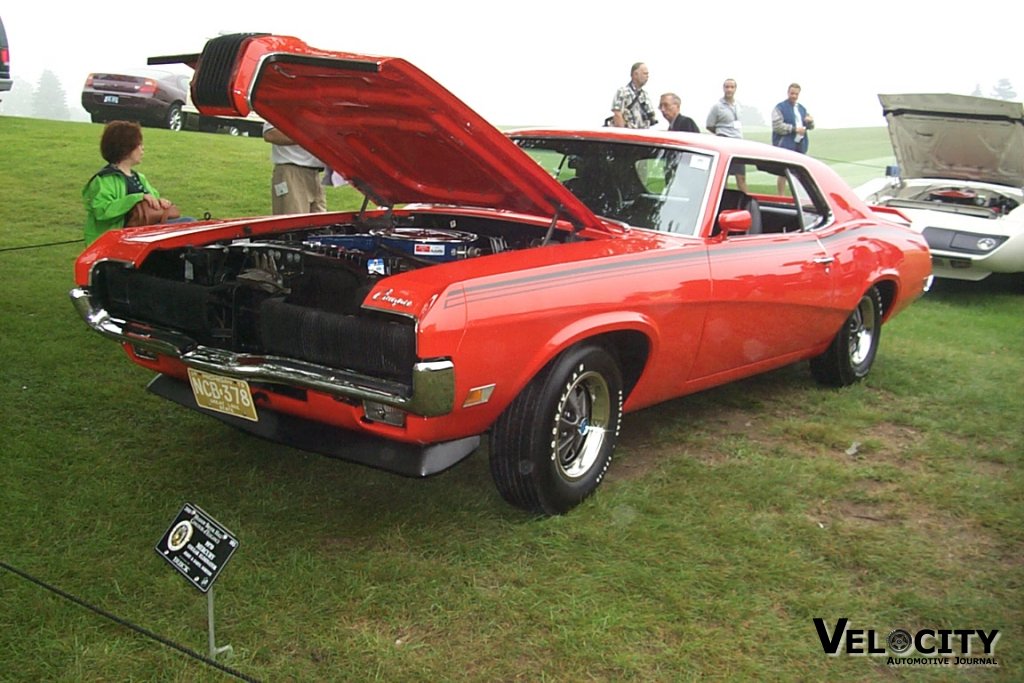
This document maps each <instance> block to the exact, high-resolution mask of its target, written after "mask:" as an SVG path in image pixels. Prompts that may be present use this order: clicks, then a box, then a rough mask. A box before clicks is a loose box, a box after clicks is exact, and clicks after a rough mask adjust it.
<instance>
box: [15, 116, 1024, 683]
mask: <svg viewBox="0 0 1024 683" xmlns="http://www.w3.org/2000/svg"><path fill="white" fill-rule="evenodd" d="M100 131H101V127H100V126H99V125H93V124H71V123H55V122H46V121H37V120H28V119H16V118H3V117H0V145H2V148H3V149H4V154H5V159H6V163H5V164H4V165H3V168H2V170H0V181H2V184H0V186H2V187H3V188H4V195H3V201H2V202H0V273H2V281H3V285H4V295H3V297H2V298H0V356H2V358H3V359H4V363H3V369H2V370H0V407H2V421H0V509H2V510H3V513H4V514H3V524H0V561H2V562H5V563H7V564H9V565H12V566H14V567H17V568H18V569H20V570H22V571H24V572H28V573H29V574H31V575H33V576H35V577H38V578H39V579H41V580H43V581H46V582H49V583H51V584H54V585H56V586H58V587H59V588H61V589H62V590H64V591H67V592H69V593H71V594H73V595H75V596H78V597H80V598H81V599H82V600H85V601H87V602H89V603H92V604H94V605H97V606H99V607H102V608H103V609H105V610H108V611H110V612H112V613H113V614H115V615H117V616H118V617H120V618H122V619H125V620H128V621H130V622H133V623H135V624H138V625H140V626H142V627H145V628H146V629H149V630H151V631H154V632H156V633H158V634H160V635H161V636H164V637H166V638H169V639H171V640H173V641H175V642H177V643H180V644H182V645H184V646H186V647H190V648H193V649H195V650H198V651H200V652H205V651H206V601H205V598H204V597H203V596H202V595H201V594H200V593H198V592H197V591H195V590H194V589H192V588H191V587H190V586H188V585H186V583H185V581H184V580H183V579H182V578H181V577H180V576H179V575H177V574H176V573H175V572H174V571H173V570H172V569H171V568H170V567H169V566H167V565H166V563H165V562H163V560H161V559H160V558H159V557H158V556H157V555H156V553H155V552H154V545H155V544H156V542H157V541H158V539H159V538H160V537H161V535H162V534H163V532H164V531H165V529H166V528H167V526H168V524H169V523H170V521H171V520H172V519H173V518H174V516H175V514H176V513H177V511H178V510H179V509H180V508H181V506H182V504H183V503H184V502H186V501H188V502H192V503H194V504H197V505H199V506H201V507H203V508H204V509H205V510H207V511H208V512H209V513H211V514H212V515H214V516H215V517H217V518H218V519H219V521H220V522H222V523H223V524H224V525H226V526H227V527H228V528H229V529H231V530H232V531H233V532H234V533H235V534H236V535H237V536H238V537H239V538H240V539H241V546H240V548H239V550H238V551H237V552H236V553H235V556H234V558H233V559H232V560H231V563H230V564H229V565H228V566H227V568H226V569H225V570H224V572H223V574H222V575H221V577H220V579H219V581H218V583H217V589H216V590H217V594H216V609H217V612H216V616H217V635H218V638H217V639H218V644H231V645H232V646H233V648H234V654H233V656H232V657H231V658H230V659H229V660H227V663H228V664H230V665H231V666H232V667H234V668H236V669H238V670H240V671H242V672H244V673H245V674H246V675H248V676H252V677H254V678H258V679H261V680H285V681H371V680H379V681H438V680H473V681H530V682H533V681H573V682H575V681H591V680H593V681H624V680H634V681H645V682H646V681H677V680H690V679H697V678H706V679H711V680H778V681H789V680H803V681H824V680H873V679H883V680H904V679H906V680H950V679H954V680H1004V681H1015V680H1022V679H1024V651H1022V647H1021V642H1022V638H1024V628H1022V627H1024V598H1022V591H1021V589H1022V583H1024V571H1022V564H1021V551H1022V549H1024V545H1022V540H1024V477H1022V469H1021V457H1022V453H1024V437H1022V429H1021V414H1022V408H1024V384H1022V381H1021V377H1022V376H1024V347H1022V343H1021V342H1022V340H1024V334H1022V333H1024V294H1022V292H1021V289H1020V285H1019V282H1009V281H1006V280H998V281H992V282H983V283H978V284H971V285H966V284H959V283H949V282H940V283H939V285H938V286H937V287H936V289H935V290H934V291H933V292H932V293H929V294H928V295H926V296H925V297H924V298H923V299H921V300H920V301H918V302H917V303H915V304H914V305H913V306H912V307H911V308H910V309H909V310H908V311H906V312H905V313H903V314H902V315H901V316H900V317H898V318H896V319H895V320H894V321H893V322H892V323H891V324H890V325H888V326H886V327H885V329H884V331H883V334H882V342H881V350H880V352H879V357H878V360H877V362H876V365H875V368H874V370H873V372H872V374H871V376H870V377H869V378H868V380H867V381H865V382H863V383H861V384H859V385H857V386H853V387H849V388H846V389H842V390H826V389H822V388H820V387H818V386H817V385H815V384H814V382H813V381H812V380H811V379H810V376H809V372H808V369H807V367H806V364H799V365H795V366H792V367H788V368H784V369H781V370H778V371H776V372H772V373H770V374H767V375H763V376H761V377H757V378H754V379H750V380H747V381H743V382H739V383H736V384H733V385H730V386H726V387H723V388H720V389H716V390H712V391H707V392H703V393H700V394H697V395H693V396H689V397H685V398H682V399H678V400H674V401H671V402H668V403H664V404H661V405H659V406H656V407H653V408H650V409H648V410H644V411H641V412H639V413H634V414H631V415H628V416H626V418H625V423H624V429H623V435H622V439H621V442H620V448H619V450H618V451H617V456H616V461H615V462H614V463H613V465H612V468H611V470H610V473H609V476H608V479H607V481H606V482H605V483H604V484H603V485H602V487H601V489H600V490H599V492H598V493H597V495H595V496H594V497H593V498H591V499H590V500H588V501H587V502H586V503H584V504H583V505H582V506H580V507H579V508H577V509H576V510H574V511H573V512H572V513H571V514H569V515H567V516H564V517H558V518H549V519H537V518H532V517H529V516H527V515H525V514H523V513H521V512H519V511H518V510H516V509H514V508H512V507H510V506H508V505H506V504H505V503H504V502H503V501H502V500H501V499H500V497H499V496H498V494H497V492H496V491H495V489H494V487H493V484H492V482H491V479H490V474H489V470H488V466H487V457H486V456H487V454H486V450H485V449H484V450H482V451H481V452H480V453H477V454H476V455H474V456H473V457H471V458H470V459H468V460H467V461H466V462H464V463H462V464H460V465H459V466H457V467H456V468H454V469H453V470H451V471H449V472H447V473H445V474H443V475H440V476H437V477H434V478H431V479H427V480H409V479H403V478H400V477H397V476H393V475H389V474H386V473H382V472H378V471H375V470H371V469H368V468H364V467H360V466H357V465H351V464H348V463H345V462H341V461H337V460H331V459H328V458H323V457H319V456H314V455H309V454H306V453H302V452H299V451H295V450H290V449H287V448H284V447H280V446H277V445H274V444H270V443H267V442H264V441H260V440H257V439H255V438H252V437H249V436H246V435H244V434H242V433H240V432H237V431H233V430H231V429H229V428H227V427H225V426H223V425H221V424H220V423H218V422H215V421H213V420H210V419H207V418H204V417H202V416H200V415H197V414H195V413H192V412H190V411H186V410H184V409H182V408H179V407H176V406H174V405H173V404H170V403H168V402H166V401H163V400H161V399H158V398H156V397H154V396H152V395H150V394H148V393H147V392H146V391H145V389H144V386H145V383H146V382H147V381H148V379H149V377H150V375H149V373H147V372H146V371H144V370H142V369H141V368H138V367H136V366H134V365H132V364H131V363H130V362H129V361H128V360H127V359H126V358H125V357H124V355H123V353H122V351H121V350H120V349H119V348H118V347H117V345H116V344H113V343H111V342H110V341H108V340H105V339H102V338H101V337H99V336H98V335H96V334H95V333H93V332H90V331H88V330H87V329H86V327H85V326H84V325H83V324H82V322H81V320H80V319H79V318H78V316H77V314H76V313H75V312H74V311H73V310H72V308H71V305H70V303H69V301H68V297H67V291H68V289H70V288H71V287H72V286H73V284H74V283H73V279H72V271H71V269H72V264H73V262H74V259H75V257H76V255H77V254H78V252H79V251H80V250H81V244H80V242H79V241H78V240H80V238H81V219H82V209H81V205H80V199H79V192H80V189H81V186H82V184H83V183H84V182H85V180H86V179H88V178H89V176H90V175H91V174H92V173H94V172H95V171H96V170H97V169H98V168H99V166H100V165H101V161H100V159H99V155H98V139H99V135H100ZM145 140H146V150H147V151H146V158H145V161H144V163H143V165H142V166H141V169H142V171H143V172H144V173H146V175H147V177H148V178H149V179H150V181H152V182H153V184H154V185H155V186H156V187H157V188H159V190H160V192H161V193H162V194H163V195H165V196H167V197H169V198H171V199H172V200H174V201H175V202H177V203H178V204H179V205H180V206H181V208H182V211H183V213H186V214H188V215H197V216H201V215H203V214H204V213H206V212H209V213H210V214H212V215H213V216H215V217H230V216H234V215H251V214H258V213H266V212H269V209H270V202H269V194H268V190H269V187H268V185H269V176H270V163H269V158H268V157H269V150H268V147H267V145H266V144H265V143H263V142H262V141H260V140H256V139H246V138H233V137H229V136H218V135H208V134H201V133H189V132H186V133H177V134H175V133H170V132H168V131H161V130H152V129H146V130H145ZM812 144H813V147H812V152H813V153H815V154H821V155H822V157H827V158H828V159H829V161H830V163H833V164H835V165H836V166H837V167H839V168H840V169H841V172H843V173H844V175H846V176H847V177H848V178H850V179H851V181H852V182H860V181H862V180H865V179H867V178H869V177H873V176H876V175H879V174H881V173H882V169H883V167H884V165H885V164H886V163H890V161H889V157H888V156H887V151H888V149H889V148H888V141H887V137H886V133H885V130H884V129H862V130H859V131H856V130H854V131H824V130H823V131H816V132H815V133H814V135H813V138H812ZM848 174H849V175H848ZM862 176H863V177H862ZM357 201H358V197H357V196H356V195H355V194H354V193H353V192H352V191H351V190H340V191H339V190H331V191H329V198H328V204H329V206H330V207H331V208H343V207H350V206H355V205H356V203H357ZM38 245H45V246H38ZM815 617H821V618H823V619H825V620H826V621H827V622H829V624H830V628H831V624H834V623H835V622H836V621H837V620H838V619H840V618H842V617H846V618H849V619H850V620H851V624H850V627H851V628H857V629H875V630H877V631H878V632H879V639H880V640H882V641H884V638H885V637H886V635H887V634H888V633H889V632H890V631H891V630H892V629H896V628H904V629H907V630H909V631H911V632H916V631H917V630H919V629H925V628H931V629H965V628H969V629H976V628H977V629H985V630H991V629H999V630H1000V631H1001V637H1000V640H999V641H998V643H997V647H996V653H995V655H996V658H997V660H998V662H999V666H998V667H978V668H973V669H957V670H950V669H949V668H945V669H936V668H933V667H921V668H915V669H908V668H891V667H888V666H887V665H886V659H885V658H884V657H883V658H878V657H855V656H848V655H840V656H836V657H830V656H826V655H825V654H824V653H823V651H822V647H821V644H820V642H819V639H818V636H817V635H816V632H815V627H814V624H813V621H812V620H813V619H814V618H815ZM975 654H978V653H977V651H976V652H975ZM43 680H45V681H82V680H88V681H125V680H147V681H148V680H160V681H181V682H185V681H188V682H192V681H221V680H228V678H227V676H226V675H225V674H223V673H221V672H218V671H216V670H214V669H212V668H210V667H208V666H206V665H204V664H203V663H201V662H198V661H195V660H193V659H190V658H188V657H185V656H183V655H182V654H181V653H179V652H177V651H175V650H173V649H171V648H169V647H165V646H163V645H160V644H158V643H156V642H154V641H152V640H150V639H148V638H145V637H142V636H140V635H139V634H137V633H135V632H133V631H131V630H129V629H126V628H124V627H123V626H121V625H118V624H116V623H113V622H111V621H109V620H107V619H104V618H101V617H99V616H97V615H96V614H94V613H92V612H89V611H87V610H85V609H82V608H81V607H79V606H77V605H75V604H73V603H71V602H69V601H67V600H64V599H62V598H60V597H57V596H56V595H54V594H52V593H50V592H48V591H45V590H43V589H41V588H40V587H39V586H37V585H35V584H33V583H31V582H29V581H26V580H24V579H23V578H21V577H19V576H18V575H16V574H14V573H11V572H9V571H4V570H2V569H0V681H4V682H6V681H43Z"/></svg>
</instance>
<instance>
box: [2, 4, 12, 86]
mask: <svg viewBox="0 0 1024 683" xmlns="http://www.w3.org/2000/svg"><path fill="white" fill-rule="evenodd" d="M10 89H11V51H10V49H8V47H7V33H6V32H5V31H4V20H3V19H0V92H5V91H7V90H10Z"/></svg>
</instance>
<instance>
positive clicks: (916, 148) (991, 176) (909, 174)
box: [878, 94, 1024, 187]
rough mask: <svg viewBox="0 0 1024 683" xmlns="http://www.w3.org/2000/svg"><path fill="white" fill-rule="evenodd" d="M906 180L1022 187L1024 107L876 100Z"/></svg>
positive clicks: (953, 98)
mask: <svg viewBox="0 0 1024 683" xmlns="http://www.w3.org/2000/svg"><path fill="white" fill-rule="evenodd" d="M878 100H879V101H880V102H881V103H882V111H883V113H884V114H885V120H886V122H887V123H888V125H889V137H890V139H891V140H892V147H893V151H894V152H895V153H896V161H897V162H898V163H899V166H900V175H901V176H902V177H904V178H952V179H957V180H978V181H982V182H989V183H997V184H999V185H1010V186H1012V187H1022V186H1024V106H1022V105H1021V103H1020V102H1007V101H1004V100H992V99H988V98H985V97H969V96H967V95H948V94H914V95H879V96H878Z"/></svg>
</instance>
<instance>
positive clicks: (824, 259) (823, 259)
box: [811, 256, 836, 265]
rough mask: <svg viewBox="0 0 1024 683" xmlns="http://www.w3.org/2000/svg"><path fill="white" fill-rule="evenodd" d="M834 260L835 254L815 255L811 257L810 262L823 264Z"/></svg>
mask: <svg viewBox="0 0 1024 683" xmlns="http://www.w3.org/2000/svg"><path fill="white" fill-rule="evenodd" d="M835 260H836V258H835V256H815V257H814V258H813V259H811V262H812V263H821V264H824V265H828V264H830V263H832V262H833V261H835Z"/></svg>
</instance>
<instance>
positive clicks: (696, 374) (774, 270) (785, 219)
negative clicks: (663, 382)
mask: <svg viewBox="0 0 1024 683" xmlns="http://www.w3.org/2000/svg"><path fill="white" fill-rule="evenodd" d="M752 168H755V167H754V166H753V165H751V167H750V168H749V169H748V171H747V183H748V185H749V186H751V187H754V186H755V185H756V186H757V187H760V188H767V187H771V188H774V187H775V182H776V176H778V175H779V174H781V175H782V176H783V177H784V178H785V179H786V182H787V183H789V186H788V187H789V190H788V193H787V194H788V196H782V195H778V196H774V193H775V192H777V190H774V189H772V190H770V192H771V193H772V195H773V196H767V195H765V194H762V195H755V196H754V197H753V198H751V199H753V205H752V206H751V204H750V203H748V207H749V208H753V209H754V210H755V211H757V212H758V213H759V214H760V216H759V219H758V220H759V221H760V223H759V224H755V225H752V230H751V232H750V233H748V234H739V235H735V234H734V235H724V236H723V235H721V234H716V235H712V236H710V237H708V238H707V243H708V244H707V246H708V260H709V266H710V273H711V300H710V305H709V308H708V313H707V322H706V324H705V328H704V334H703V337H702V339H701V350H700V353H699V355H698V359H697V362H696V363H695V366H694V370H693V373H692V375H691V377H692V378H693V379H699V378H702V377H709V376H713V375H716V374H719V373H724V372H730V371H736V370H742V369H743V368H749V369H750V370H751V371H755V370H760V369H764V368H765V367H769V366H772V365H782V364H784V363H785V362H788V361H790V360H795V359H796V358H797V357H798V356H800V355H801V354H806V351H807V350H808V349H810V348H811V347H814V346H816V345H819V344H820V343H821V341H822V340H823V339H828V338H829V337H831V336H832V335H833V334H835V315H834V310H833V304H834V300H833V297H834V288H835V268H834V265H833V264H834V263H835V258H836V254H833V253H830V251H829V248H828V247H827V246H826V244H827V242H828V240H827V239H823V238H826V236H827V235H828V234H829V231H830V227H829V226H830V223H831V213H830V211H829V209H828V205H827V203H826V202H824V200H823V199H822V195H821V193H820V192H819V191H818V190H817V188H816V187H814V186H813V184H812V183H811V182H810V179H809V176H807V174H806V173H805V172H795V171H796V170H797V169H786V168H783V167H777V166H773V167H771V168H772V170H774V171H775V173H764V172H763V171H762V175H764V176H766V178H763V179H761V182H757V178H756V175H757V174H756V172H755V173H752V172H751V170H750V169H752ZM726 195H728V192H724V193H723V197H722V198H721V199H720V200H719V212H720V211H721V210H722V209H723V208H727V207H726V206H725V204H726V201H727V198H726ZM748 197H749V195H748ZM756 197H760V200H758V199H757V198H756ZM794 197H795V199H794ZM752 213H753V212H752ZM736 374H738V375H742V374H744V373H743V372H742V371H740V372H738V373H736Z"/></svg>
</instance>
